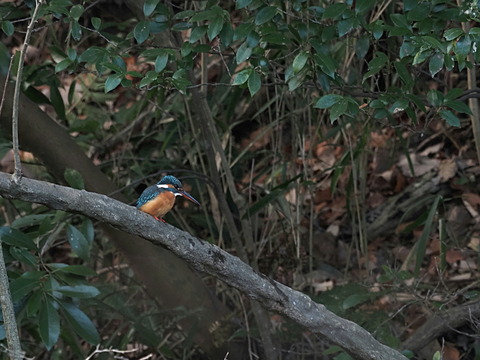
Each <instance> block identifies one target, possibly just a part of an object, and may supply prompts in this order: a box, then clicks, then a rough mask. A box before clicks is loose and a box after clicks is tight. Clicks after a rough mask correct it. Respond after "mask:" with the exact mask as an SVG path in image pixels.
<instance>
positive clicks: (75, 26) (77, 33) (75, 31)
mask: <svg viewBox="0 0 480 360" xmlns="http://www.w3.org/2000/svg"><path fill="white" fill-rule="evenodd" d="M72 37H73V39H74V40H75V41H79V40H80V39H81V38H82V28H81V27H80V24H79V23H78V21H74V22H73V23H72Z"/></svg>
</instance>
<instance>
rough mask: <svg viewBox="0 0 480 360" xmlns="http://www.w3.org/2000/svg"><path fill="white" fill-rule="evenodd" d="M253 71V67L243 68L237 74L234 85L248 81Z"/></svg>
mask: <svg viewBox="0 0 480 360" xmlns="http://www.w3.org/2000/svg"><path fill="white" fill-rule="evenodd" d="M252 71H253V70H252V68H247V69H243V70H241V71H240V72H239V73H237V74H236V75H235V78H234V79H233V83H232V85H242V84H244V83H246V82H247V80H248V78H249V77H250V74H251V73H252Z"/></svg>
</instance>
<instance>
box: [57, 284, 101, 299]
mask: <svg viewBox="0 0 480 360" xmlns="http://www.w3.org/2000/svg"><path fill="white" fill-rule="evenodd" d="M56 290H57V291H60V292H61V293H62V294H64V295H66V296H70V297H72V298H78V299H88V298H92V297H95V296H97V295H98V294H100V291H99V290H98V289H97V288H96V287H95V286H90V285H75V286H66V285H64V286H60V287H58V288H57V289H56Z"/></svg>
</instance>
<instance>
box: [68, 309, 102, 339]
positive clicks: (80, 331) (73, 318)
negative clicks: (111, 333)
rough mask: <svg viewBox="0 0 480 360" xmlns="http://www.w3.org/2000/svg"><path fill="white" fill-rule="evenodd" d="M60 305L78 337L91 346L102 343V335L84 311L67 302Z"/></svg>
mask: <svg viewBox="0 0 480 360" xmlns="http://www.w3.org/2000/svg"><path fill="white" fill-rule="evenodd" d="M60 305H61V307H62V309H63V310H64V312H63V313H64V315H65V318H66V319H67V321H68V322H69V324H70V325H71V326H72V328H73V330H74V331H75V332H76V333H77V335H79V336H80V337H81V338H83V339H85V340H86V341H87V342H89V343H90V344H98V343H99V342H100V335H99V334H98V331H97V329H96V328H95V325H94V324H93V322H92V320H90V319H89V318H88V316H87V315H86V314H85V313H84V312H83V311H82V310H80V309H79V308H78V307H76V306H75V305H73V304H71V303H67V302H61V303H60Z"/></svg>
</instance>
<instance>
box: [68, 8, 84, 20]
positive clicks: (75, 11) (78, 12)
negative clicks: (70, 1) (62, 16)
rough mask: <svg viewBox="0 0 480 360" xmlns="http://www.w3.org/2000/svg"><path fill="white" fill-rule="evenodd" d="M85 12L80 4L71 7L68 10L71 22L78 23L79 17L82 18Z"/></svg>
mask: <svg viewBox="0 0 480 360" xmlns="http://www.w3.org/2000/svg"><path fill="white" fill-rule="evenodd" d="M84 11H85V9H84V7H83V6H82V5H80V4H77V5H73V6H72V8H71V9H70V16H71V18H72V19H73V20H75V21H76V22H78V20H79V19H80V16H82V14H83V12H84Z"/></svg>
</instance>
